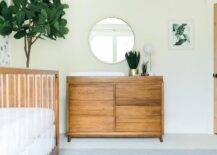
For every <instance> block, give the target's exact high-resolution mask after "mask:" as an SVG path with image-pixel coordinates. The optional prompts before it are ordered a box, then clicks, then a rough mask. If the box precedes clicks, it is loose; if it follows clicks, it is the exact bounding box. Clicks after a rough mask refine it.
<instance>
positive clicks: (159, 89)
mask: <svg viewBox="0 0 217 155" xmlns="http://www.w3.org/2000/svg"><path fill="white" fill-rule="evenodd" d="M67 81H68V87H67V88H68V91H67V94H68V97H67V99H68V106H67V113H68V114H67V116H68V118H67V135H68V136H69V137H70V136H71V137H95V136H96V137H113V136H114V137H134V136H135V137H137V136H138V137H146V136H147V137H149V136H154V137H160V136H162V135H163V78H162V77H123V78H122V77H87V78H86V77H67Z"/></svg>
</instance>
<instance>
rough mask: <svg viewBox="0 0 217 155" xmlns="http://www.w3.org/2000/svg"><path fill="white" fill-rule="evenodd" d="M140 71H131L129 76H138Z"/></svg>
mask: <svg viewBox="0 0 217 155" xmlns="http://www.w3.org/2000/svg"><path fill="white" fill-rule="evenodd" d="M138 75H139V70H138V69H130V70H129V76H138Z"/></svg>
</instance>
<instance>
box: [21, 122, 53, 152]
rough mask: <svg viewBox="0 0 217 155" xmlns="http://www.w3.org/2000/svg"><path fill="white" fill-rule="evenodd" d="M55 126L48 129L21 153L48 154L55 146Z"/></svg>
mask: <svg viewBox="0 0 217 155" xmlns="http://www.w3.org/2000/svg"><path fill="white" fill-rule="evenodd" d="M55 142H56V140H55V126H54V125H53V126H52V127H51V128H49V129H47V130H46V131H45V132H44V133H43V134H41V135H40V136H39V137H38V138H37V139H35V140H34V141H33V142H32V143H31V144H30V145H28V146H27V147H26V148H25V150H24V151H23V152H22V153H20V154H19V155H48V154H50V152H51V150H53V148H54V146H55Z"/></svg>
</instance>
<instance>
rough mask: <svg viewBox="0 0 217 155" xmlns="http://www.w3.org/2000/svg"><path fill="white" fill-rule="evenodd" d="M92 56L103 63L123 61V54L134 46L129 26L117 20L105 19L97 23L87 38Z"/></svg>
mask: <svg viewBox="0 0 217 155" xmlns="http://www.w3.org/2000/svg"><path fill="white" fill-rule="evenodd" d="M89 42H90V47H91V50H92V52H93V54H94V55H95V56H96V57H97V58H98V59H99V60H101V61H103V62H105V63H118V62H121V61H123V60H125V53H126V52H128V51H130V50H132V49H133V46H134V34H133V31H132V29H131V28H130V26H129V25H128V24H127V23H126V22H125V21H123V20H121V19H118V18H106V19H103V20H101V21H100V22H98V23H97V24H96V25H95V26H94V27H93V29H92V30H91V33H90V36H89Z"/></svg>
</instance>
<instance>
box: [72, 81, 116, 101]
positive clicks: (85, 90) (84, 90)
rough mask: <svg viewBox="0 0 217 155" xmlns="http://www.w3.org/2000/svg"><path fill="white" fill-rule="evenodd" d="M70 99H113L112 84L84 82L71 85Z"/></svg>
mask: <svg viewBox="0 0 217 155" xmlns="http://www.w3.org/2000/svg"><path fill="white" fill-rule="evenodd" d="M69 99H70V100H78V101H105V100H113V99H114V92H113V85H112V84H83V85H70V87H69Z"/></svg>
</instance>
